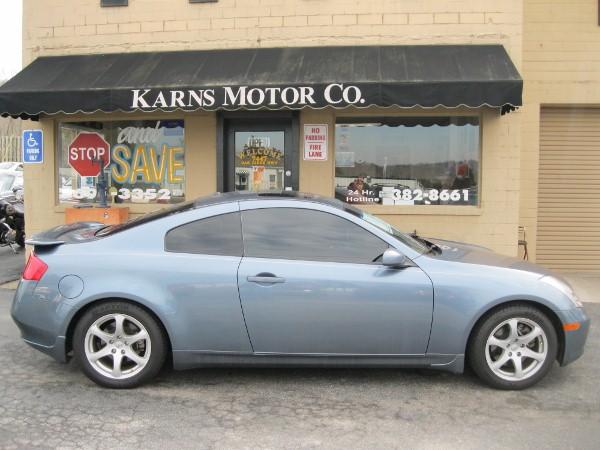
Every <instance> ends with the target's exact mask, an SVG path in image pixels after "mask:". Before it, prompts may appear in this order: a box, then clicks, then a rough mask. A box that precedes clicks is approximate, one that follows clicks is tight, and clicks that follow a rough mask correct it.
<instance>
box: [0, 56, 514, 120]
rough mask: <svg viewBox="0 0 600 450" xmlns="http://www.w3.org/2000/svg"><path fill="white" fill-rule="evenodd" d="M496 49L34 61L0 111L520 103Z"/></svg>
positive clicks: (2, 96)
mask: <svg viewBox="0 0 600 450" xmlns="http://www.w3.org/2000/svg"><path fill="white" fill-rule="evenodd" d="M522 89H523V82H522V79H521V77H520V75H519V73H518V72H517V70H516V68H515V66H514V65H513V63H512V62H511V60H510V58H509V56H508V54H507V53H506V51H505V50H504V48H503V47H502V46H501V45H411V46H355V47H298V48H264V49H263V48H261V49H242V50H198V51H177V52H152V53H115V54H102V55H70V56H52V57H41V58H38V59H36V60H35V61H33V62H32V63H31V64H30V65H29V66H27V67H26V68H25V69H23V71H22V72H20V73H19V74H17V75H16V76H15V77H14V78H12V79H11V80H10V81H8V82H7V83H6V84H4V85H3V86H2V87H0V114H2V115H4V116H6V115H11V116H20V117H23V118H27V117H29V118H31V117H36V116H38V115H40V114H54V113H61V112H62V113H77V112H84V113H92V112H96V111H104V112H113V111H136V110H138V111H139V110H142V111H154V110H162V111H173V110H184V111H195V110H199V109H202V110H218V109H225V110H236V109H261V108H268V109H283V108H290V109H300V108H304V107H312V108H323V107H326V106H333V107H346V106H349V105H355V106H357V107H366V106H371V105H376V106H381V107H388V106H399V107H413V106H422V107H435V106H444V107H458V106H467V107H480V106H490V107H497V108H502V111H503V112H506V111H510V110H512V109H514V108H515V107H517V106H520V105H521V94H522Z"/></svg>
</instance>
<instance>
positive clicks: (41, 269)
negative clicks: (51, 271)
mask: <svg viewBox="0 0 600 450" xmlns="http://www.w3.org/2000/svg"><path fill="white" fill-rule="evenodd" d="M46 270H48V264H46V263H45V262H44V261H42V260H41V259H40V258H38V257H37V255H36V254H35V253H32V254H31V255H29V259H28V260H27V264H26V265H25V270H23V279H24V280H30V281H40V280H41V279H42V277H43V276H44V274H45V273H46Z"/></svg>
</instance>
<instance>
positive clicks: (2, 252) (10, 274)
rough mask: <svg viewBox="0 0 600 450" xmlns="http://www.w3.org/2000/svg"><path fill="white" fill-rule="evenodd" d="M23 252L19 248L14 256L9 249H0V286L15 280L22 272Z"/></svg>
mask: <svg viewBox="0 0 600 450" xmlns="http://www.w3.org/2000/svg"><path fill="white" fill-rule="evenodd" d="M24 264H25V252H24V250H23V249H21V248H19V249H18V253H17V254H15V253H14V252H13V251H12V250H11V248H10V247H0V286H1V285H3V284H4V283H7V282H9V281H13V280H16V279H17V278H19V276H20V275H21V272H22V271H23V265H24Z"/></svg>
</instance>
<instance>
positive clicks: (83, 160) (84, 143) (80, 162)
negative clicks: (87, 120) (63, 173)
mask: <svg viewBox="0 0 600 450" xmlns="http://www.w3.org/2000/svg"><path fill="white" fill-rule="evenodd" d="M100 159H102V162H103V163H104V165H103V168H106V167H108V165H109V164H110V145H109V143H108V142H106V140H105V139H104V138H103V137H102V136H100V135H99V134H98V133H95V132H87V131H82V132H81V133H79V134H78V135H77V137H76V138H75V139H73V142H71V144H70V145H69V165H70V166H71V167H72V168H73V169H75V170H76V171H77V173H78V174H79V175H81V176H82V177H97V176H98V175H99V174H100V165H101V163H100Z"/></svg>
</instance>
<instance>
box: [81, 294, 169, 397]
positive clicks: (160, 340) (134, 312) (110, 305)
mask: <svg viewBox="0 0 600 450" xmlns="http://www.w3.org/2000/svg"><path fill="white" fill-rule="evenodd" d="M111 314H123V315H126V316H129V317H131V318H133V319H135V320H136V321H138V322H139V323H140V324H142V325H143V327H145V329H146V331H147V334H148V336H149V340H150V348H151V351H150V352H149V353H150V354H149V357H148V359H147V362H146V363H145V365H144V366H143V368H142V369H140V371H139V372H138V373H135V374H134V375H132V376H130V377H128V378H123V379H116V378H112V377H111V376H106V375H103V374H102V373H100V371H99V370H98V369H96V368H95V367H94V366H92V363H91V362H90V361H89V360H88V357H87V356H86V334H87V332H88V329H89V328H90V327H91V326H92V325H93V324H94V323H95V322H96V321H98V320H99V319H101V318H103V317H105V316H107V315H111ZM128 324H129V322H128ZM130 326H131V325H130ZM126 336H127V335H126ZM125 339H127V338H126V337H125ZM119 343H120V342H119ZM120 344H121V343H120ZM115 345H116V344H115ZM167 351H168V345H167V339H166V337H165V335H164V332H163V330H162V328H161V327H160V325H159V324H158V323H157V321H156V319H154V317H153V316H152V315H151V314H149V313H148V312H147V311H146V310H144V309H143V308H141V307H139V306H137V305H134V304H131V303H127V302H122V301H110V302H106V303H101V304H99V305H97V306H94V307H92V308H90V309H89V310H88V311H86V312H85V313H84V314H83V316H82V317H81V318H80V319H79V321H78V322H77V324H76V326H75V330H74V333H73V353H74V357H75V359H76V361H77V362H78V364H79V366H80V367H81V369H82V371H83V373H84V374H85V375H86V376H87V377H88V378H89V379H91V380H92V381H94V382H95V383H97V384H99V385H100V386H104V387H109V388H114V389H129V388H134V387H137V386H140V385H142V384H143V383H146V382H148V381H149V380H151V379H152V378H154V377H155V376H156V375H157V374H158V372H160V370H161V368H162V367H163V365H164V362H165V359H166V355H167ZM108 358H109V359H108V361H111V363H114V360H113V359H112V356H111V355H108ZM123 358H125V357H123ZM105 360H106V359H105ZM126 361H128V362H130V363H132V362H133V361H132V360H126Z"/></svg>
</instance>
